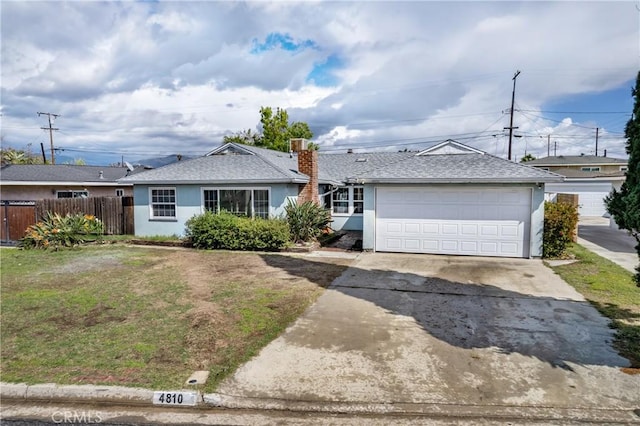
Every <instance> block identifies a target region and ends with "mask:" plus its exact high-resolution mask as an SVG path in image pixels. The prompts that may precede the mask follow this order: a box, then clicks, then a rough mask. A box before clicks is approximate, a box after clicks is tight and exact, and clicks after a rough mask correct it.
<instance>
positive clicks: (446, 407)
mask: <svg viewBox="0 0 640 426" xmlns="http://www.w3.org/2000/svg"><path fill="white" fill-rule="evenodd" d="M185 391H188V392H193V389H189V390H185ZM153 392H154V391H152V390H149V389H138V388H127V387H122V386H94V385H56V384H55V383H44V384H36V385H27V384H25V383H4V382H0V399H2V400H21V401H29V402H43V401H46V402H58V403H99V404H107V405H108V404H112V405H120V406H152V407H159V408H160V407H165V408H166V407H174V408H182V409H192V410H193V409H203V408H225V409H236V410H256V411H261V410H268V411H283V412H284V411H287V412H301V413H305V412H306V413H326V414H351V415H358V414H362V415H385V414H388V415H410V416H424V417H426V418H429V417H432V418H447V417H451V418H458V419H459V418H469V419H473V418H475V419H479V418H482V419H528V420H540V421H566V420H572V421H585V422H596V423H607V422H608V423H623V424H640V409H638V410H635V412H634V410H633V409H623V408H613V409H597V408H592V407H581V408H560V407H534V406H516V405H513V406H501V405H464V404H443V403H394V402H388V403H375V402H374V403H368V402H338V401H295V400H282V399H274V398H248V397H242V396H232V395H223V394H218V393H209V394H204V395H202V398H201V399H199V401H198V404H197V405H196V406H195V407H193V406H185V407H180V406H175V405H174V406H169V405H164V406H159V405H154V404H153V402H152V400H153Z"/></svg>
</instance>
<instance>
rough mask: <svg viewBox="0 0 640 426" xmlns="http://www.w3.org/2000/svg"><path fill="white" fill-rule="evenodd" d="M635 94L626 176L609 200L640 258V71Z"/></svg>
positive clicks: (628, 129) (637, 278) (639, 279)
mask: <svg viewBox="0 0 640 426" xmlns="http://www.w3.org/2000/svg"><path fill="white" fill-rule="evenodd" d="M631 94H632V96H633V98H634V104H633V114H632V116H631V119H629V121H628V122H627V126H626V127H625V130H624V135H625V137H626V138H627V143H626V151H627V154H629V166H628V167H627V171H626V173H625V175H626V179H625V181H624V183H623V184H622V187H621V188H620V191H616V190H615V189H614V190H613V191H612V192H611V194H610V195H609V196H608V197H607V198H606V199H605V201H606V203H607V211H608V212H609V213H610V214H611V215H612V216H613V219H614V220H615V221H616V223H617V224H618V226H619V227H620V228H622V229H626V230H628V231H629V233H630V234H631V235H632V236H633V237H634V238H635V239H636V242H637V243H638V244H637V245H636V252H637V253H638V258H639V259H640V71H639V72H638V76H637V79H636V86H635V87H634V88H633V89H632V91H631ZM636 271H637V273H636V275H635V281H636V285H638V287H640V266H638V267H636Z"/></svg>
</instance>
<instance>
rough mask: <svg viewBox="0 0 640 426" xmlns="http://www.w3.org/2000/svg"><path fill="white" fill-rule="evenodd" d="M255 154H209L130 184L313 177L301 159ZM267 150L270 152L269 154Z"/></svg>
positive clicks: (274, 153) (151, 172) (140, 176)
mask: <svg viewBox="0 0 640 426" xmlns="http://www.w3.org/2000/svg"><path fill="white" fill-rule="evenodd" d="M242 148H244V149H247V150H249V151H250V152H251V153H252V154H243V155H208V156H204V157H198V158H195V159H192V160H187V161H180V162H177V163H173V164H169V165H168V166H164V167H159V168H157V169H153V170H148V171H145V172H142V173H139V174H136V175H132V176H128V177H125V178H123V179H121V180H120V182H123V183H124V182H129V183H156V184H179V183H211V184H220V183H261V182H263V183H269V182H283V183H286V182H291V183H304V182H308V181H309V177H308V176H306V175H304V174H302V173H299V172H298V171H297V160H296V159H295V158H290V156H289V154H288V153H285V152H277V151H271V150H266V149H261V148H256V147H245V146H243V147H242ZM265 151H266V152H265Z"/></svg>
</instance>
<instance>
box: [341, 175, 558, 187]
mask: <svg viewBox="0 0 640 426" xmlns="http://www.w3.org/2000/svg"><path fill="white" fill-rule="evenodd" d="M563 181H564V178H563V177H544V178H523V179H517V180H516V179H504V178H495V179H488V178H483V179H472V178H468V179H465V178H460V179H434V178H429V179H392V178H364V179H362V178H358V179H355V178H354V179H349V180H348V182H349V183H359V184H366V183H389V184H404V185H416V184H430V183H438V184H441V183H459V184H485V183H501V184H503V183H504V184H521V183H528V184H537V183H556V182H563Z"/></svg>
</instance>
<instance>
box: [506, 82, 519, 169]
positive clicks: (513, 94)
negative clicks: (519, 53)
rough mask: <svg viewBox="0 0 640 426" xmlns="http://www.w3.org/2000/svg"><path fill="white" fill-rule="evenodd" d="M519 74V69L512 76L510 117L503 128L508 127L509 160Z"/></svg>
mask: <svg viewBox="0 0 640 426" xmlns="http://www.w3.org/2000/svg"><path fill="white" fill-rule="evenodd" d="M519 75H520V71H519V70H518V71H516V73H515V75H514V76H513V78H512V80H513V92H511V117H510V118H509V127H505V128H504V129H505V130H506V129H509V160H511V142H512V141H513V129H517V127H513V105H514V103H515V100H516V78H518V76H519Z"/></svg>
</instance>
